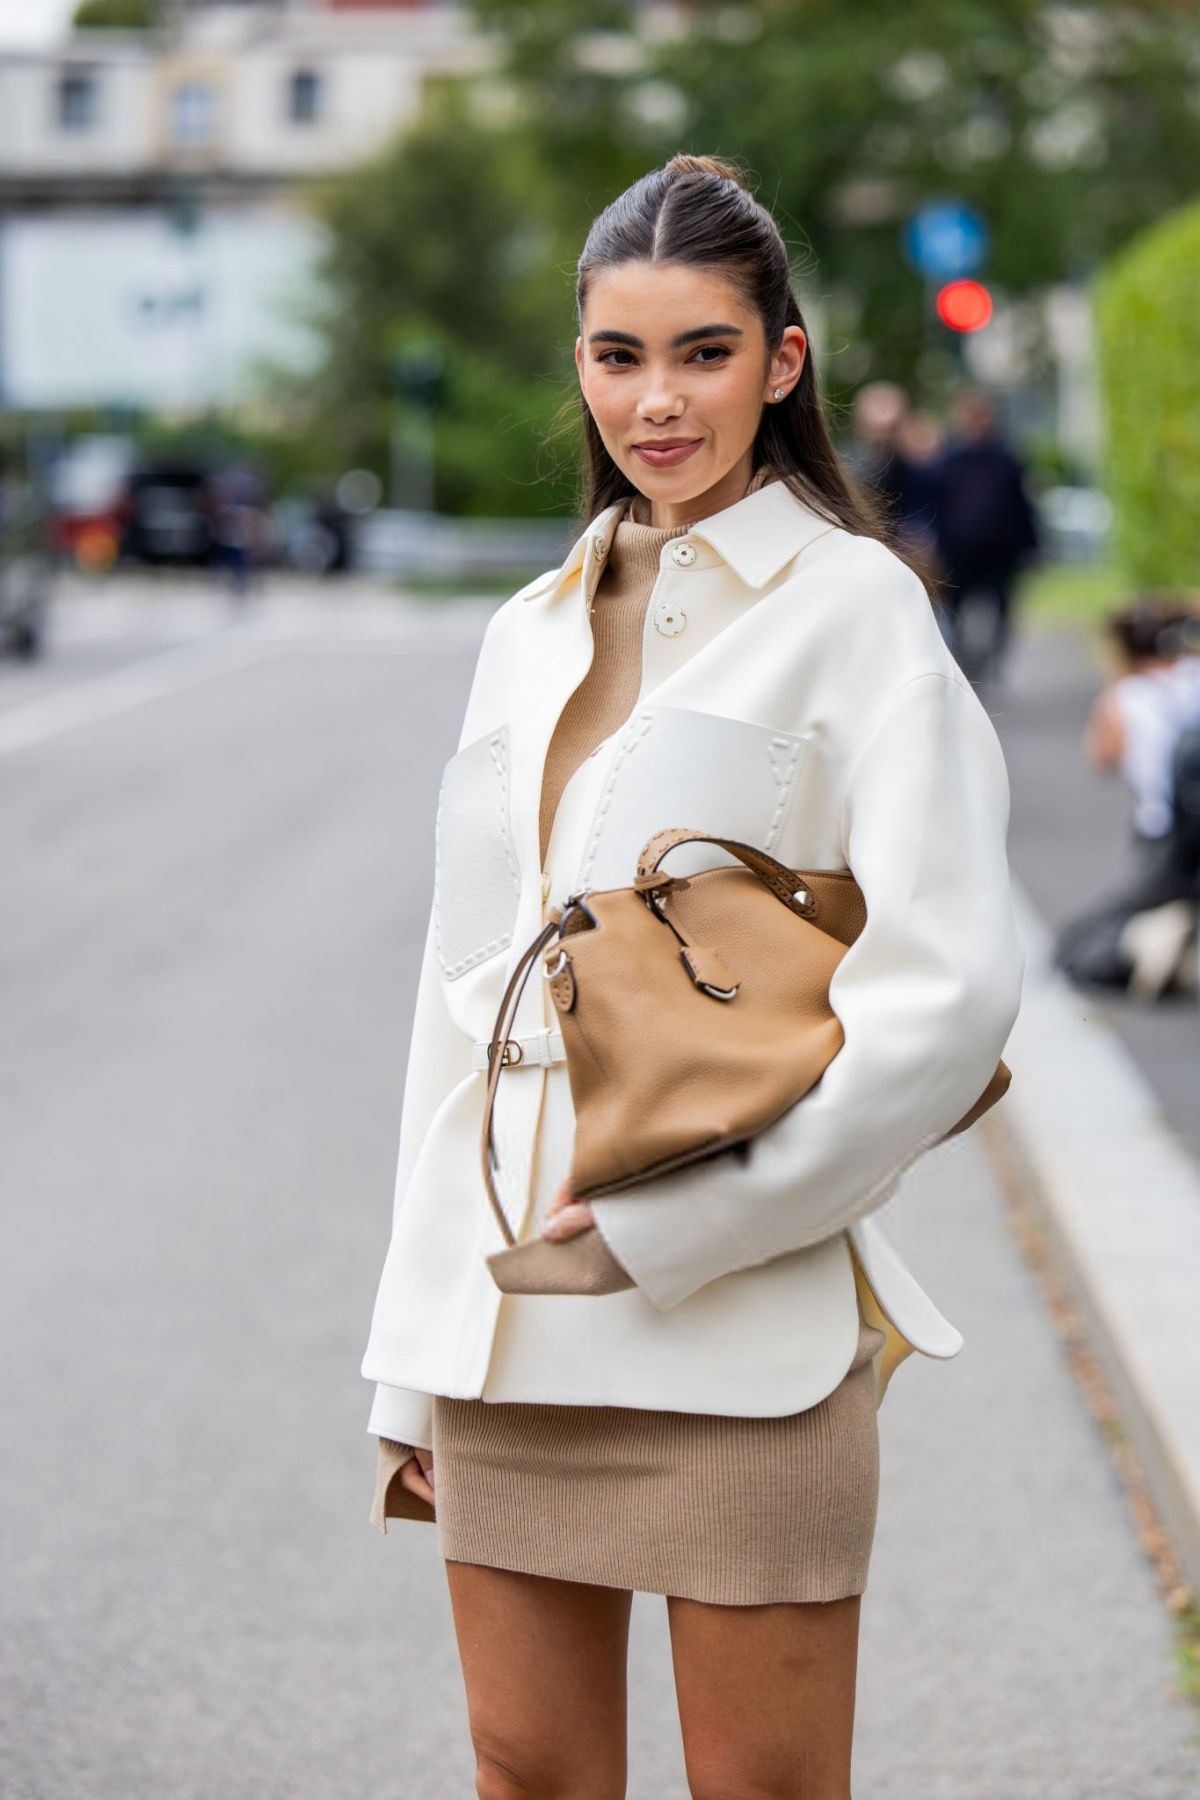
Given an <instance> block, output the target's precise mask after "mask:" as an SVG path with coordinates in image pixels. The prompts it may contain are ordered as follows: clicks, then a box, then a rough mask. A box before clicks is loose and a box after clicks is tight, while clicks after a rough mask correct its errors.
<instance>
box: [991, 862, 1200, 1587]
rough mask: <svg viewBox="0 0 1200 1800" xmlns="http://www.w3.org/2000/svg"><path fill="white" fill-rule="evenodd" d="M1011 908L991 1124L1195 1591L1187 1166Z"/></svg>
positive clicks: (1136, 1074)
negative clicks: (1012, 1005) (1004, 1024)
mask: <svg viewBox="0 0 1200 1800" xmlns="http://www.w3.org/2000/svg"><path fill="white" fill-rule="evenodd" d="M1013 903H1014V907H1015V909H1016V913H1017V918H1018V923H1019V926H1020V930H1021V935H1022V938H1023V939H1024V942H1025V950H1026V959H1027V960H1026V968H1025V984H1024V991H1023V995H1022V1001H1021V1010H1020V1013H1019V1014H1018V1017H1017V1022H1016V1024H1015V1025H1014V1027H1013V1031H1012V1035H1011V1037H1010V1039H1009V1044H1008V1047H1007V1048H1006V1050H1005V1052H1004V1057H1005V1061H1006V1062H1007V1063H1008V1064H1009V1067H1010V1068H1011V1069H1012V1071H1013V1082H1012V1086H1011V1088H1010V1089H1009V1091H1008V1093H1007V1094H1006V1095H1005V1097H1004V1100H1003V1103H1002V1104H1001V1105H1000V1106H999V1107H997V1109H996V1111H995V1113H994V1115H993V1117H994V1119H995V1121H996V1126H997V1129H998V1130H1000V1131H1001V1132H1002V1133H1003V1135H1004V1139H1005V1142H1006V1144H1007V1146H1008V1148H1009V1149H1010V1150H1011V1151H1012V1153H1013V1155H1014V1159H1015V1161H1016V1164H1017V1166H1018V1168H1019V1169H1020V1171H1021V1173H1022V1175H1023V1176H1024V1177H1025V1180H1026V1183H1027V1185H1028V1188H1029V1192H1030V1196H1031V1199H1032V1201H1033V1204H1034V1206H1035V1208H1036V1210H1037V1212H1038V1214H1039V1216H1040V1219H1041V1222H1042V1223H1043V1225H1044V1226H1045V1229H1046V1237H1047V1247H1048V1250H1049V1253H1050V1255H1051V1258H1052V1260H1053V1262H1054V1264H1055V1267H1056V1271H1057V1273H1058V1275H1059V1277H1060V1278H1061V1280H1062V1281H1063V1284H1064V1286H1065V1287H1066V1288H1067V1290H1068V1292H1069V1293H1070V1296H1071V1299H1072V1301H1073V1302H1074V1304H1075V1305H1076V1307H1077V1308H1078V1310H1079V1313H1080V1317H1081V1320H1082V1322H1083V1326H1084V1330H1085V1332H1086V1336H1087V1341H1088V1346H1089V1348H1090V1349H1091V1350H1092V1352H1093V1353H1094V1355H1095V1356H1096V1357H1097V1359H1098V1361H1099V1362H1100V1364H1101V1366H1102V1367H1103V1369H1104V1372H1105V1375H1106V1376H1107V1378H1108V1380H1109V1382H1110V1384H1111V1387H1112V1391H1113V1395H1114V1398H1115V1400H1116V1403H1117V1406H1118V1408H1119V1410H1120V1414H1121V1417H1122V1420H1123V1422H1124V1424H1125V1427H1126V1429H1127V1430H1128V1432H1129V1436H1130V1439H1131V1441H1132V1443H1133V1445H1134V1448H1135V1450H1136V1453H1137V1456H1138V1459H1139V1461H1140V1463H1141V1466H1142V1471H1143V1474H1144V1475H1145V1478H1146V1482H1147V1485H1148V1487H1149V1489H1150V1491H1151V1493H1152V1495H1153V1497H1154V1501H1155V1504H1156V1506H1157V1507H1158V1510H1159V1513H1160V1516H1161V1518H1162V1522H1163V1525H1164V1527H1165V1528H1166V1530H1167V1533H1168V1535H1169V1536H1170V1538H1171V1539H1172V1541H1173V1544H1174V1548H1175V1552H1176V1554H1177V1556H1178V1558H1179V1564H1180V1567H1181V1569H1182V1571H1183V1574H1184V1576H1185V1579H1186V1580H1187V1581H1188V1583H1189V1584H1190V1586H1191V1588H1192V1589H1193V1591H1194V1592H1196V1593H1198V1594H1200V1167H1198V1166H1197V1164H1196V1162H1195V1160H1194V1158H1193V1157H1192V1155H1191V1153H1190V1152H1189V1151H1188V1150H1187V1148H1186V1147H1185V1146H1184V1145H1183V1144H1181V1143H1180V1141H1179V1139H1178V1138H1177V1137H1176V1136H1175V1134H1174V1132H1173V1131H1172V1130H1171V1127H1170V1126H1169V1125H1168V1123H1167V1122H1166V1120H1165V1118H1164V1116H1163V1113H1162V1109H1161V1107H1160V1106H1159V1103H1158V1100H1157V1099H1156V1097H1155V1095H1154V1093H1153V1092H1152V1090H1151V1088H1150V1087H1149V1085H1148V1083H1147V1082H1146V1079H1145V1077H1144V1076H1143V1075H1142V1073H1141V1071H1140V1069H1138V1067H1137V1066H1136V1064H1135V1063H1134V1062H1133V1060H1132V1058H1131V1057H1130V1056H1129V1053H1128V1052H1127V1051H1126V1050H1125V1048H1124V1046H1123V1045H1122V1044H1121V1042H1120V1040H1119V1039H1118V1038H1117V1036H1116V1034H1115V1033H1114V1032H1113V1030H1112V1029H1111V1027H1110V1026H1109V1025H1108V1024H1107V1023H1106V1022H1105V1021H1104V1019H1103V1018H1102V1017H1101V1016H1100V1015H1099V1013H1098V1011H1097V1009H1096V1007H1095V1004H1094V1002H1093V1001H1092V1000H1091V999H1090V998H1089V996H1088V995H1087V994H1086V993H1084V992H1081V991H1079V990H1077V989H1075V988H1074V987H1073V986H1072V985H1071V984H1070V982H1068V981H1067V979H1066V977H1065V976H1063V975H1062V974H1061V973H1060V971H1058V970H1057V969H1055V968H1054V966H1053V964H1052V962H1051V955H1050V951H1051V935H1050V932H1049V930H1048V929H1047V927H1046V925H1045V923H1044V922H1043V920H1042V919H1041V917H1040V916H1039V914H1038V913H1037V911H1036V910H1035V908H1034V906H1033V904H1032V902H1031V901H1030V899H1029V897H1028V895H1027V894H1026V893H1025V892H1024V890H1023V888H1021V887H1020V886H1019V884H1018V883H1017V882H1015V881H1014V882H1013ZM1010 1051H1011V1054H1010Z"/></svg>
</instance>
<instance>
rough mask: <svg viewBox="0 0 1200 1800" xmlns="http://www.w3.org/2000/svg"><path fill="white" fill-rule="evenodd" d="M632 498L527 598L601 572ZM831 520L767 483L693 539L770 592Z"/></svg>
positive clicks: (609, 512)
mask: <svg viewBox="0 0 1200 1800" xmlns="http://www.w3.org/2000/svg"><path fill="white" fill-rule="evenodd" d="M631 500H632V496H631V495H629V494H626V495H623V496H622V497H621V499H619V500H614V501H613V503H612V504H611V505H610V506H606V507H605V508H604V510H603V511H602V512H600V513H597V515H596V517H595V518H594V519H593V520H592V522H591V524H590V525H589V526H588V528H587V530H586V531H584V532H581V533H580V535H579V537H577V538H576V540H575V542H574V543H573V544H572V546H571V548H570V550H569V551H568V552H567V555H566V558H565V559H564V561H563V562H562V564H561V565H560V566H559V568H558V569H556V570H554V571H552V572H550V573H548V574H546V575H543V576H542V577H541V579H540V580H539V581H536V582H534V583H533V584H532V585H531V587H530V588H529V590H528V591H527V592H526V593H525V595H524V598H525V599H527V600H532V599H533V597H534V595H535V594H546V593H549V594H551V595H553V594H556V593H557V592H558V590H559V589H560V588H561V587H563V586H564V584H565V583H566V582H567V580H568V579H569V577H570V576H572V575H574V573H575V571H576V570H577V569H579V568H581V567H583V566H584V564H587V565H588V568H589V573H590V572H592V570H593V565H594V568H595V571H596V572H598V571H599V569H600V568H602V567H603V564H604V559H605V557H606V556H607V555H608V547H609V544H610V542H611V538H612V533H613V532H614V531H615V530H616V527H617V524H618V521H619V520H620V519H622V518H623V517H624V516H625V514H626V512H627V511H628V509H629V506H630V502H631ZM836 529H837V527H836V526H834V525H831V524H830V522H829V520H828V519H823V518H822V517H821V515H820V514H819V513H817V512H814V511H813V509H812V508H811V507H810V506H808V505H806V503H805V502H804V501H803V500H798V499H797V498H796V496H795V495H794V494H793V493H792V491H791V489H790V488H789V487H788V486H787V484H786V483H785V482H783V481H778V480H777V481H768V482H767V483H766V484H765V485H764V486H763V487H760V488H755V489H754V490H753V491H752V492H751V493H748V494H745V495H743V497H742V498H741V499H740V500H737V501H735V502H734V504H733V505H732V506H726V507H723V508H722V509H721V511H720V512H715V513H712V514H710V516H709V517H708V518H707V519H698V520H697V521H696V523H695V524H694V525H693V526H692V527H691V530H690V532H689V536H691V537H697V538H702V539H703V540H704V542H705V543H706V544H708V545H710V546H711V547H712V549H714V550H715V551H716V552H717V555H718V556H720V557H721V558H722V560H723V561H725V562H727V563H728V564H729V567H730V568H731V569H732V570H733V572H734V574H735V575H736V576H738V578H739V579H740V580H741V581H743V582H745V584H746V586H747V587H751V588H762V587H765V586H766V585H767V583H768V581H770V580H771V577H772V576H773V575H777V574H778V573H779V571H780V569H782V568H783V566H784V564H785V563H788V562H790V561H791V559H792V558H793V557H794V556H797V555H799V553H800V551H801V550H805V549H807V547H808V546H809V544H811V543H813V542H814V541H815V539H817V538H819V537H823V536H824V534H825V533H826V532H827V531H833V530H836Z"/></svg>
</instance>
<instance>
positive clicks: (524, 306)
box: [275, 83, 576, 517]
mask: <svg viewBox="0 0 1200 1800" xmlns="http://www.w3.org/2000/svg"><path fill="white" fill-rule="evenodd" d="M531 149H532V147H531V145H530V143H529V139H528V134H527V133H526V132H525V131H517V130H514V129H510V128H508V127H503V126H499V125H496V124H491V123H485V122H483V121H481V120H480V119H479V118H478V117H477V116H476V114H475V109H474V107H473V104H472V95H471V91H470V90H469V89H468V88H467V87H466V86H465V85H462V84H458V83H446V84H439V85H438V86H437V87H436V88H434V89H433V90H432V91H431V92H430V94H429V95H428V97H427V100H426V105H425V109H424V112H423V115H422V118H421V120H420V121H419V123H418V124H417V125H416V126H415V127H414V128H413V129H412V130H410V132H409V133H408V134H406V135H405V136H404V137H403V138H401V139H399V140H397V141H396V142H394V143H393V144H392V145H390V146H389V147H388V148H387V149H386V150H385V151H384V152H383V153H382V154H381V155H379V156H377V157H375V158H373V159H372V160H371V161H370V162H369V163H367V164H366V165H365V166H363V167H360V168H358V169H356V170H353V171H351V172H350V173H349V174H347V175H345V176H343V177H341V178H338V179H335V180H332V181H331V182H329V183H327V184H326V185H325V186H324V187H323V188H321V189H319V190H317V191H316V193H315V194H314V204H315V206H316V208H317V211H318V212H319V214H320V215H321V217H322V218H323V219H324V221H325V223H326V225H327V226H328V228H329V231H330V248H329V251H328V254H327V256H326V258H325V261H324V266H323V268H322V271H321V274H322V277H323V285H324V289H325V298H324V299H323V301H322V302H321V303H320V306H319V310H318V313H317V317H316V319H315V323H316V324H317V326H318V328H319V330H320V332H321V334H322V337H323V339H324V343H325V349H326V355H325V360H324V363H323V366H322V368H321V370H320V372H319V374H318V376H317V377H316V378H315V380H314V381H312V382H310V383H308V384H305V385H304V386H302V387H301V388H297V387H296V385H295V383H294V381H293V382H292V383H290V384H285V383H283V382H280V383H277V384H276V388H277V391H276V395H275V404H277V405H278V406H281V407H283V408H285V409H286V408H289V407H290V408H291V411H292V419H293V424H294V428H295V429H297V430H304V429H308V430H313V429H316V430H318V431H319V432H320V434H321V436H322V439H323V442H324V445H325V449H326V452H327V455H328V456H329V457H331V458H332V459H333V460H336V461H340V462H341V463H342V466H346V465H347V464H349V463H366V464H367V465H369V466H371V467H373V468H375V469H376V470H377V471H378V472H379V473H380V474H381V475H386V473H387V470H388V465H389V442H390V438H391V434H392V432H393V430H394V429H395V428H396V426H397V424H398V423H399V424H403V422H404V421H403V418H402V416H401V415H402V414H403V412H404V410H405V409H406V408H411V407H412V406H413V405H414V401H413V400H412V398H411V397H410V396H408V395H407V394H406V393H405V392H404V390H403V384H402V382H401V380H400V365H401V362H402V360H403V358H404V355H405V353H406V351H407V352H411V351H412V350H414V349H416V348H418V347H423V346H432V347H433V348H434V349H435V350H436V351H438V352H440V355H441V362H442V371H443V395H442V399H441V402H440V404H439V406H438V408H437V411H436V423H435V431H434V443H435V455H436V494H435V498H436V504H437V506H438V508H439V510H442V511H446V512H452V513H473V514H481V515H492V516H497V517H505V516H520V515H523V514H530V513H536V514H543V513H551V514H554V513H560V512H562V511H564V510H566V509H567V508H569V506H570V504H571V500H572V496H573V487H574V476H575V463H574V460H573V458H574V443H573V441H571V440H569V441H568V444H567V447H566V448H565V449H564V448H563V447H561V446H556V444H555V442H554V441H553V438H554V429H555V417H556V414H558V413H559V412H560V410H561V408H562V406H563V403H564V401H565V400H567V401H569V399H570V396H571V395H572V394H573V393H574V392H575V388H576V383H575V372H574V365H573V363H572V361H571V346H572V345H573V343H574V332H573V330H572V328H571V324H572V294H571V274H570V269H571V257H570V247H569V245H568V244H567V243H566V242H565V241H561V240H559V239H558V238H557V237H556V235H555V230H554V223H555V209H554V207H553V204H552V202H551V198H550V196H549V194H548V192H547V187H548V179H547V176H546V173H545V171H544V170H543V169H541V168H540V167H539V165H538V162H537V158H536V155H534V154H532V153H531ZM568 373H569V376H570V381H569V383H568V381H567V374H568ZM289 386H290V398H289V392H288V388H289Z"/></svg>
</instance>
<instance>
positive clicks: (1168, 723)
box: [1055, 599, 1200, 999]
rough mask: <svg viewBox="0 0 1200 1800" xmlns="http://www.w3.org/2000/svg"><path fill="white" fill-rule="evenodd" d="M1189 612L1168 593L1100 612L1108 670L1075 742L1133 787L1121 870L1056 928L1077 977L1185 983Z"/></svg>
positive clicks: (1065, 964) (1195, 722)
mask: <svg viewBox="0 0 1200 1800" xmlns="http://www.w3.org/2000/svg"><path fill="white" fill-rule="evenodd" d="M1197 631H1200V616H1198V615H1196V614H1194V613H1192V612H1191V611H1190V609H1188V608H1186V607H1180V606H1178V605H1174V604H1172V603H1170V602H1169V601H1163V600H1154V599H1146V600H1142V601H1138V602H1136V603H1134V604H1132V605H1130V606H1126V607H1123V608H1122V609H1121V610H1120V611H1119V612H1116V613H1114V614H1112V616H1111V617H1110V618H1109V620H1108V623H1107V635H1108V640H1109V644H1110V647H1111V655H1112V673H1111V676H1110V679H1109V680H1108V681H1107V682H1106V683H1105V685H1104V687H1103V688H1102V689H1101V691H1100V693H1099V694H1098V695H1097V696H1096V699H1095V701H1094V703H1093V706H1092V710H1091V713H1090V714H1089V716H1088V720H1087V725H1086V727H1085V730H1084V738H1083V747H1084V754H1085V755H1086V757H1087V759H1088V761H1089V762H1090V763H1091V765H1092V767H1093V768H1094V769H1096V770H1098V771H1099V772H1100V773H1102V774H1113V775H1119V776H1120V778H1121V779H1122V780H1123V781H1124V783H1125V786H1126V787H1127V788H1128V790H1129V793H1130V796H1131V798H1132V802H1133V807H1132V816H1131V826H1132V835H1133V841H1134V850H1135V857H1136V869H1135V873H1134V875H1133V877H1132V879H1131V880H1130V881H1128V882H1126V883H1125V884H1124V885H1123V886H1122V887H1121V889H1120V890H1119V891H1118V892H1117V893H1116V894H1113V895H1110V896H1108V897H1107V898H1105V899H1104V900H1102V901H1101V902H1100V903H1099V904H1098V905H1096V906H1092V907H1089V908H1088V910H1087V911H1086V912H1085V913H1084V914H1083V915H1082V916H1081V917H1080V918H1078V919H1075V920H1073V921H1072V922H1071V923H1070V924H1069V925H1068V926H1066V927H1065V928H1064V929H1063V931H1062V932H1061V933H1060V934H1059V939H1058V942H1057V945H1056V951H1055V955H1056V960H1057V962H1058V964H1059V966H1060V967H1061V968H1062V969H1064V970H1065V971H1066V973H1068V974H1069V975H1071V976H1072V978H1073V979H1075V980H1077V981H1085V982H1094V983H1096V984H1098V985H1102V986H1115V987H1125V986H1128V987H1129V989H1130V991H1131V992H1132V993H1134V994H1137V995H1139V996H1140V997H1142V998H1146V999H1156V998H1158V997H1159V996H1160V995H1162V994H1163V993H1164V992H1166V991H1167V990H1168V989H1169V988H1171V987H1172V986H1173V985H1174V984H1175V983H1177V982H1178V983H1179V984H1180V985H1182V986H1185V987H1186V986H1192V985H1194V980H1195V977H1194V971H1193V968H1192V960H1193V958H1194V939H1195V924H1196V921H1195V901H1196V897H1197V895H1196V883H1197V870H1196V868H1195V866H1194V865H1195V856H1194V853H1193V852H1192V851H1191V850H1190V849H1189V848H1188V844H1189V842H1190V839H1189V837H1188V834H1187V828H1186V821H1184V820H1182V819H1178V818H1177V816H1176V807H1177V800H1178V793H1177V788H1178V782H1179V768H1178V753H1179V749H1180V745H1181V743H1182V741H1183V739H1184V737H1185V734H1187V733H1189V732H1190V731H1192V730H1193V729H1195V728H1197V727H1200V655H1196V654H1192V653H1191V649H1190V645H1191V642H1192V640H1193V638H1194V636H1195V634H1196V633H1197Z"/></svg>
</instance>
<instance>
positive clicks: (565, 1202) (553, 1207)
mask: <svg viewBox="0 0 1200 1800" xmlns="http://www.w3.org/2000/svg"><path fill="white" fill-rule="evenodd" d="M573 1198H574V1196H573V1195H572V1193H571V1183H570V1181H564V1182H563V1183H562V1186H561V1187H560V1188H559V1190H558V1192H557V1193H556V1194H555V1196H554V1198H553V1200H551V1202H550V1204H549V1206H548V1207H547V1208H546V1217H547V1218H553V1217H554V1215H555V1213H558V1212H561V1211H562V1209H563V1207H564V1206H570V1204H571V1201H572V1199H573Z"/></svg>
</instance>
